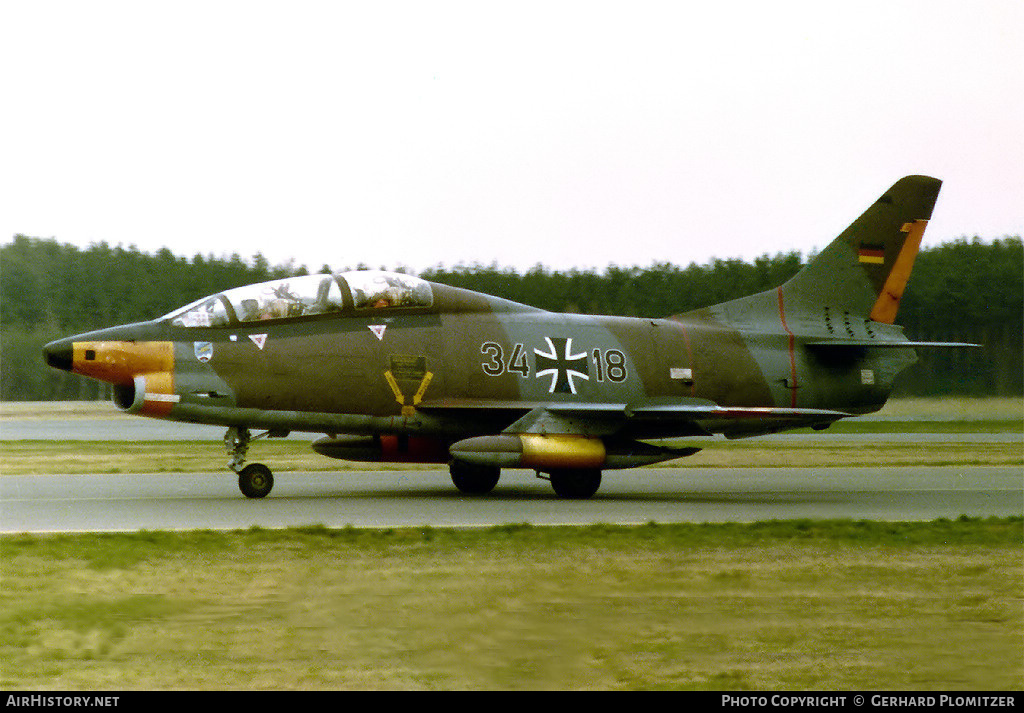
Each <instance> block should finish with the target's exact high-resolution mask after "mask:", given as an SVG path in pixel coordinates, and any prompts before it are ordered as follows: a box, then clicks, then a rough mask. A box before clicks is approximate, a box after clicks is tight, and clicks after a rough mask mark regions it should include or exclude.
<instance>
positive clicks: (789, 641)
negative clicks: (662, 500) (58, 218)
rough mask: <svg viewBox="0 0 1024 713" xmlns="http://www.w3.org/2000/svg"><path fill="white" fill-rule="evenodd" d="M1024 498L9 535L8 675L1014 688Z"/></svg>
mask: <svg viewBox="0 0 1024 713" xmlns="http://www.w3.org/2000/svg"><path fill="white" fill-rule="evenodd" d="M1022 530H1024V528H1022V522H1021V519H1020V518H990V519H971V518H961V519H959V520H956V521H949V520H937V521H934V522H930V523H875V522H857V521H822V522H818V521H787V522H765V523H755V524H749V525H745V524H705V525H699V524H673V525H660V524H649V525H643V526H637V527H623V526H609V525H595V526H589V527H538V526H530V525H509V526H503V527H495V528H489V529H479V530H474V529H465V530H455V529H438V528H415V529H390V530H359V529H355V528H344V529H337V530H333V529H327V528H323V527H306V528H296V529H287V530H262V529H252V530H245V531H234V532H210V531H198V532H189V533H166V532H139V533H133V534H92V535H86V534H76V535H45V536H40V535H18V536H5V537H0V553H2V557H0V573H2V581H3V588H2V591H0V602H2V606H0V685H3V686H4V687H6V688H7V689H9V690H15V689H23V690H39V689H43V690H70V689H123V690H130V689H168V688H181V689H236V688H241V689H289V688H299V689H326V688H337V689H510V690H511V689H626V690H635V689H727V690H744V689H754V690H843V689H862V690H868V689H870V690H893V689H896V690H969V689H986V690H1019V689H1020V687H1021V685H1022V683H1024V676H1022V664H1021V662H1022V660H1024V659H1022V655H1021V654H1022V650H1021V648H1022V644H1021V642H1022V633H1024V625H1022V610H1021V606H1020V602H1021V598H1022V582H1021V564H1022V561H1021V559H1022V558H1021V552H1022Z"/></svg>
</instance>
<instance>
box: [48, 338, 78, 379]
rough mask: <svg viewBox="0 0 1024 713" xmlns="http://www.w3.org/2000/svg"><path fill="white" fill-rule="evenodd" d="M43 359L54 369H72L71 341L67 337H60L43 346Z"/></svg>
mask: <svg viewBox="0 0 1024 713" xmlns="http://www.w3.org/2000/svg"><path fill="white" fill-rule="evenodd" d="M43 359H45V360H46V363H47V364H48V365H49V366H52V367H53V368H54V369H63V370H64V371H71V362H72V348H71V342H69V341H68V340H66V339H58V340H57V341H55V342H50V343H49V344H47V345H46V346H45V347H43Z"/></svg>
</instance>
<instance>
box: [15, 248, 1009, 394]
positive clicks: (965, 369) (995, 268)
mask: <svg viewBox="0 0 1024 713" xmlns="http://www.w3.org/2000/svg"><path fill="white" fill-rule="evenodd" d="M803 264H804V262H803V260H802V257H801V255H800V254H799V253H796V252H789V253H779V254H776V255H763V256H761V257H758V258H756V259H755V260H753V261H752V262H747V261H744V260H738V259H729V260H713V261H711V262H710V263H708V264H703V265H698V264H695V263H691V264H690V265H688V266H686V267H681V266H678V265H673V264H669V263H655V264H652V265H650V266H648V267H639V266H633V267H623V266H614V265H613V266H610V267H608V268H606V269H605V270H603V271H596V270H567V271H557V270H551V269H548V268H545V267H543V266H542V265H537V266H535V267H533V268H531V269H529V270H527V271H525V272H519V271H516V270H513V269H510V268H504V267H500V266H498V265H496V264H491V265H479V264H475V265H457V266H455V267H444V266H441V265H438V266H435V267H433V268H430V269H428V270H424V271H422V272H421V273H420V276H421V277H423V278H424V279H427V280H431V281H433V282H440V283H444V284H449V285H453V286H456V287H465V288H468V289H471V290H476V291H479V292H486V293H488V294H493V295H496V296H499V297H504V298H506V299H510V300H515V301H517V302H523V303H525V304H529V305H533V306H535V307H540V308H542V309H547V310H551V311H554V312H579V313H587V314H616V315H624V316H640V317H664V316H667V315H671V314H678V313H681V312H687V311H689V310H693V309H697V308H699V307H704V306H707V305H711V304H715V303H718V302H724V301H726V300H729V299H733V298H735V297H740V296H743V295H748V294H753V293H756V292H760V291H762V290H767V289H771V288H773V287H775V286H777V285H779V284H781V283H783V282H785V281H786V280H787V279H789V278H790V277H792V276H793V275H794V274H795V273H796V272H797V271H798V270H799V269H800V268H801V266H802V265H803ZM334 267H335V270H336V271H339V272H340V271H343V270H346V269H349V268H350V267H353V268H356V269H358V268H365V267H366V266H365V265H356V266H340V265H339V266H334ZM385 269H386V268H385ZM397 269H399V270H401V269H402V268H397ZM317 271H318V272H330V271H331V266H329V265H323V266H321V267H320V268H319V269H318V270H317ZM303 274H309V270H308V268H306V267H305V266H296V265H294V264H292V263H289V264H285V265H270V264H269V262H268V261H267V259H266V258H265V257H264V256H263V255H261V254H259V253H257V254H256V255H254V256H252V257H251V258H247V259H243V258H242V257H241V256H239V255H238V254H237V253H236V254H233V255H231V256H229V257H223V256H221V257H217V256H214V255H212V254H208V255H202V254H196V255H194V256H193V257H191V258H187V257H184V256H180V255H175V254H174V253H173V252H172V251H171V250H169V249H167V248H163V249H161V250H159V251H157V252H156V253H155V254H149V253H144V252H141V251H139V250H138V249H137V248H136V247H134V246H129V247H127V248H125V247H122V246H117V247H111V246H110V245H108V244H106V243H98V244H93V245H91V246H89V247H88V248H85V249H81V248H78V247H75V246H72V245H67V244H63V243H60V242H58V241H56V240H53V239H46V240H44V239H39V238H31V237H27V236H23V235H18V236H15V238H14V240H13V241H12V242H11V243H8V244H5V245H3V246H0V400H49V399H94V398H103V397H105V395H106V393H107V390H106V389H105V385H103V384H99V383H97V382H94V381H92V380H89V379H83V378H79V377H76V376H74V375H70V374H64V373H60V372H56V371H54V370H52V369H48V368H47V367H45V365H44V364H43V362H42V358H41V350H42V346H43V345H44V344H45V343H47V342H48V341H51V340H53V339H57V338H60V337H64V336H68V335H70V334H76V333H80V332H84V331H88V330H91V329H99V328H102V327H108V326H112V325H115V324H122V323H126V322H135V321H142V320H147V319H152V318H154V317H156V316H159V315H162V314H166V313H167V312H170V311H171V310H173V309H175V308H177V307H180V306H182V305H184V304H187V303H189V302H192V301H193V300H196V299H198V298H200V297H203V296H205V295H208V294H211V293H214V292H219V291H222V290H225V289H229V288H232V287H239V286H241V285H245V284H250V283H253V282H261V281H264V280H269V279H274V278H277V277H288V276H296V275H303ZM897 322H898V323H899V324H901V325H903V326H904V327H905V328H906V333H907V335H908V336H909V337H911V338H913V339H919V340H932V341H969V342H978V343H982V344H984V345H985V349H983V350H942V351H939V350H921V351H919V355H920V357H921V362H920V363H918V364H917V365H915V366H914V367H912V368H911V369H909V370H908V371H907V372H905V373H904V375H903V376H902V377H901V378H900V381H899V382H898V386H897V393H899V394H903V395H920V396H927V395H939V394H963V395H975V396H983V395H1000V396H1014V395H1022V394H1024V383H1022V382H1024V364H1022V353H1024V347H1022V339H1024V338H1022V335H1024V250H1022V242H1021V239H1020V237H1016V236H1015V237H1006V238H1001V239H996V240H991V241H983V240H981V239H979V238H973V239H966V238H961V239H958V240H954V241H950V242H946V243H944V244H941V245H938V246H936V247H932V248H926V249H923V250H922V251H921V253H920V254H919V255H918V258H917V262H916V264H915V268H914V272H913V274H912V276H911V281H910V285H909V286H908V289H907V292H906V294H905V296H904V298H903V303H902V306H901V308H900V313H899V316H898V318H897Z"/></svg>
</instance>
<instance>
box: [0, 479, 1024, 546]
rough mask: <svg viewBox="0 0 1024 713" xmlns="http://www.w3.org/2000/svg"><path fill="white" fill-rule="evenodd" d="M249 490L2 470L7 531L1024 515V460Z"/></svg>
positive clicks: (318, 482)
mask: <svg viewBox="0 0 1024 713" xmlns="http://www.w3.org/2000/svg"><path fill="white" fill-rule="evenodd" d="M274 477H275V481H276V483H275V486H274V490H273V492H272V493H271V494H270V496H268V497H267V498H265V499H263V500H249V499H247V498H245V497H244V496H243V495H242V494H241V493H240V492H239V491H238V488H237V485H236V480H235V478H234V477H233V476H232V474H231V473H230V472H227V471H222V472H216V473H181V474H179V473H170V474H167V473H160V474H105V475H59V474H58V475H28V476H14V475H7V476H3V477H0V531H3V532H78V531H135V530H139V529H150V530H157V529H160V530H165V529H166V530H188V529H238V528H249V527H253V526H259V527H265V528H279V527H290V526H301V525H324V526H327V527H345V526H349V525H351V526H354V527H372V528H386V527H419V526H426V525H429V526H431V527H483V526H491V525H501V524H508V523H532V524H536V525H560V524H570V525H582V524H590V523H608V524H639V523H646V522H659V523H673V522H753V521H758V520H773V519H780V520H781V519H786V520H788V519H796V518H815V519H819V518H827V519H836V518H847V519H854V520H859V519H872V520H886V521H909V520H933V519H936V518H941V517H944V518H950V519H953V518H957V517H959V516H961V515H968V516H972V517H987V516H1011V515H1021V514H1022V513H1024V483H1022V477H1021V469H1020V468H1018V467H964V468H957V467H911V468H843V467H831V468H763V469H762V468H708V469H698V468H640V469H633V470H626V471H608V472H606V473H605V475H604V480H603V483H602V486H601V490H600V491H599V492H598V494H597V495H596V496H595V497H594V498H592V499H590V500H583V501H573V500H562V499H559V498H557V497H556V496H555V495H554V493H553V491H552V490H551V487H550V485H549V484H548V483H547V482H545V481H543V480H540V479H538V478H536V477H535V475H534V474H533V472H532V471H526V470H522V471H520V470H514V471H506V472H505V473H503V474H502V479H501V482H500V483H499V484H498V486H497V488H496V489H495V490H494V492H492V493H491V494H489V495H486V496H473V497H470V496H466V495H463V494H461V493H459V492H458V491H457V490H455V488H454V486H453V485H452V483H451V480H450V479H449V477H448V473H447V470H444V469H438V470H408V471H393V470H392V471H346V472H341V473H307V472H280V473H275V476H274Z"/></svg>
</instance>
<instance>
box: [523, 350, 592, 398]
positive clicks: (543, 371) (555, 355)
mask: <svg viewBox="0 0 1024 713" xmlns="http://www.w3.org/2000/svg"><path fill="white" fill-rule="evenodd" d="M544 341H546V342H547V343H548V349H549V350H550V351H548V352H542V351H541V350H540V349H534V350H533V355H534V376H537V377H541V376H550V377H551V387H550V388H549V389H548V393H549V394H556V393H557V394H575V393H576V382H574V381H573V377H576V378H580V379H584V380H586V381H589V380H590V376H589V374H590V368H589V366H588V361H587V354H586V352H584V353H582V354H573V353H572V338H571V337H570V338H569V339H563V338H561V337H556V338H551V337H544Z"/></svg>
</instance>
